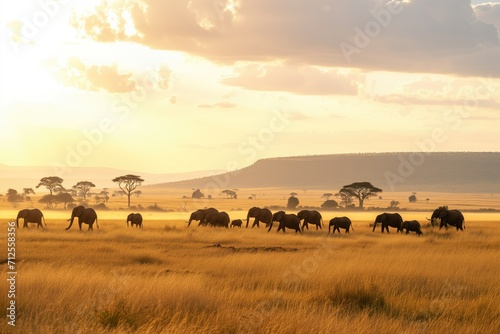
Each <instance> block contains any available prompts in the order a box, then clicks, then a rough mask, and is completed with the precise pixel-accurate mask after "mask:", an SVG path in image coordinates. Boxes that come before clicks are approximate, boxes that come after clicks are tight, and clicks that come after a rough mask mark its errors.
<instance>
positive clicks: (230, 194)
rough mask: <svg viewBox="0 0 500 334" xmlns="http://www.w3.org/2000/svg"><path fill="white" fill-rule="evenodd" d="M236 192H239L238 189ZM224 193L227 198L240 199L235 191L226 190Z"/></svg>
mask: <svg viewBox="0 0 500 334" xmlns="http://www.w3.org/2000/svg"><path fill="white" fill-rule="evenodd" d="M234 190H237V189H234ZM222 193H223V194H226V197H227V198H234V199H237V198H238V194H236V191H233V190H229V189H226V190H223V191H222Z"/></svg>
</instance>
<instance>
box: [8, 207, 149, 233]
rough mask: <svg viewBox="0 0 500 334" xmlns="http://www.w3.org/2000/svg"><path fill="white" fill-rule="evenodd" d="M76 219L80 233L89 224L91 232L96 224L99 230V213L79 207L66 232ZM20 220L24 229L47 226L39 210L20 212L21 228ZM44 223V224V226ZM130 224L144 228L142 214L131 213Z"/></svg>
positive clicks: (128, 220) (17, 221) (17, 224)
mask: <svg viewBox="0 0 500 334" xmlns="http://www.w3.org/2000/svg"><path fill="white" fill-rule="evenodd" d="M75 218H78V227H79V228H80V231H81V230H82V224H87V225H88V226H89V230H93V225H94V223H95V224H96V226H97V228H99V223H98V221H97V213H96V212H95V210H94V209H92V208H85V207H83V206H81V205H80V206H77V207H75V208H73V211H72V212H71V217H70V218H69V219H68V221H69V226H68V227H66V230H69V229H70V228H71V226H73V221H74V220H75ZM19 219H23V221H24V223H23V227H28V224H37V227H42V228H43V225H45V226H47V224H46V223H45V218H44V216H43V213H42V211H40V210H38V209H24V210H21V211H19V212H18V214H17V218H16V226H17V227H19ZM42 221H43V224H42ZM129 222H130V226H132V227H133V226H134V225H135V226H136V227H140V228H142V215H141V214H140V213H131V214H129V215H128V216H127V221H126V223H127V226H128V223H129Z"/></svg>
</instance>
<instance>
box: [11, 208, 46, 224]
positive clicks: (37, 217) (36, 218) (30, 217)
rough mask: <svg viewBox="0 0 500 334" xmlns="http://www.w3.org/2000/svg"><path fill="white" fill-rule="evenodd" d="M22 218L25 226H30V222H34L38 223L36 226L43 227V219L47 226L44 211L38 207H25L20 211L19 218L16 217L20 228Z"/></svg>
mask: <svg viewBox="0 0 500 334" xmlns="http://www.w3.org/2000/svg"><path fill="white" fill-rule="evenodd" d="M20 218H22V219H23V221H24V223H23V227H28V223H33V224H37V225H36V227H37V228H38V227H42V228H43V225H42V219H43V223H44V224H45V226H47V223H45V218H44V217H43V213H42V211H40V210H38V209H32V210H30V209H24V210H21V211H19V212H18V214H17V218H16V226H17V228H19V219H20Z"/></svg>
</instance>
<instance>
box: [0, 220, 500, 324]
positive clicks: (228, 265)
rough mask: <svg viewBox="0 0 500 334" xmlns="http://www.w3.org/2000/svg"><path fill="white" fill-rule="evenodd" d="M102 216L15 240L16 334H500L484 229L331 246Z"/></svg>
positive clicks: (498, 226) (488, 225) (261, 232)
mask: <svg viewBox="0 0 500 334" xmlns="http://www.w3.org/2000/svg"><path fill="white" fill-rule="evenodd" d="M107 215H108V216H107V217H104V218H107V219H103V220H102V223H101V224H100V225H101V229H99V230H95V231H94V232H86V231H84V232H79V231H77V229H76V228H75V227H73V229H72V230H70V231H64V227H66V226H67V223H66V222H65V221H64V220H61V219H52V220H51V221H50V225H49V229H47V230H43V231H42V230H40V229H38V230H37V229H35V228H31V229H20V230H18V235H17V238H18V242H17V252H18V254H17V256H18V259H19V261H18V277H17V278H18V282H17V284H18V285H17V288H18V299H17V306H18V309H17V311H18V315H17V322H16V331H17V332H19V333H311V332H316V333H331V332H335V333H387V332H391V333H451V332H456V333H498V332H500V286H499V284H498V277H500V266H499V264H500V263H499V260H498V259H499V258H500V257H499V256H500V223H499V222H497V221H491V219H484V217H485V216H484V215H476V216H472V215H471V214H469V215H468V225H467V229H466V231H465V232H457V231H455V230H447V231H445V230H441V231H437V230H432V229H430V228H428V227H426V228H424V236H422V237H417V236H416V235H414V234H410V235H402V234H396V233H391V234H389V235H387V234H381V233H380V231H379V230H378V229H377V231H376V232H373V233H372V232H371V228H370V227H369V223H370V222H371V219H370V220H369V219H368V218H369V217H368V216H367V217H366V219H365V220H362V219H360V218H358V219H357V220H356V221H355V222H354V224H355V225H354V226H355V232H352V233H351V234H350V235H346V234H342V235H338V234H336V235H334V236H327V234H326V231H325V230H322V231H316V230H309V231H306V232H305V233H304V234H303V235H297V234H295V233H290V232H288V233H286V234H281V233H280V234H277V233H276V232H275V230H276V228H274V230H273V231H272V232H269V233H267V232H266V230H265V229H263V228H260V229H213V228H206V227H205V228H204V227H197V226H196V225H194V226H192V227H191V228H189V229H187V228H186V226H185V223H184V222H183V220H182V219H181V220H163V219H161V220H158V221H151V219H150V221H149V223H146V222H145V228H144V229H143V230H137V229H132V228H129V229H127V228H126V227H125V222H124V221H123V220H122V219H118V216H120V215H122V213H108V214H107ZM415 215H420V214H415ZM5 232H6V231H5ZM393 232H394V231H393ZM1 235H2V238H3V236H4V235H5V233H4V231H2V234H1ZM3 239H4V238H3ZM2 270H3V272H4V273H5V271H6V267H5V266H2ZM4 285H5V280H4V281H3V283H2V287H3V286H4ZM2 291H5V289H4V288H2ZM7 302H8V300H7V296H6V293H2V294H1V295H0V307H1V309H2V310H3V312H4V314H5V310H6V307H7ZM4 319H5V317H4ZM9 330H11V328H9V326H8V325H7V323H6V321H2V323H1V324H0V332H2V333H4V332H8V331H9Z"/></svg>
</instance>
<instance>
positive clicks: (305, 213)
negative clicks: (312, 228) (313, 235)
mask: <svg viewBox="0 0 500 334" xmlns="http://www.w3.org/2000/svg"><path fill="white" fill-rule="evenodd" d="M297 217H299V220H301V221H302V219H303V220H304V224H302V231H304V227H307V229H309V225H308V224H313V225H316V230H317V229H318V227H319V228H320V229H322V228H323V227H322V225H323V217H321V213H319V212H318V211H316V210H302V211H300V212H299V213H298V214H297Z"/></svg>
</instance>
